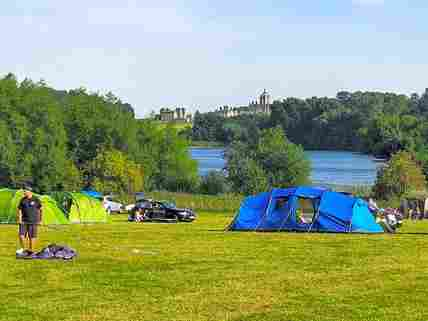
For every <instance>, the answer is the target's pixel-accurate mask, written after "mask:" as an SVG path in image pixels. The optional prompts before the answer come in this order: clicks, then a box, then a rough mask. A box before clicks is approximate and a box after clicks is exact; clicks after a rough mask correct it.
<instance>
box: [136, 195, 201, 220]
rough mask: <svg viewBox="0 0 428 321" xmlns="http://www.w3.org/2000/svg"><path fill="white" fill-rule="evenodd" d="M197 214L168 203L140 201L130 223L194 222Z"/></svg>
mask: <svg viewBox="0 0 428 321" xmlns="http://www.w3.org/2000/svg"><path fill="white" fill-rule="evenodd" d="M195 218H196V214H195V213H194V212H193V211H192V210H191V209H188V208H176V207H175V205H174V204H171V203H169V202H167V201H153V200H146V199H145V200H140V201H139V202H137V203H136V204H135V206H134V208H133V210H132V211H131V215H130V221H142V222H171V223H174V222H192V221H194V220H195Z"/></svg>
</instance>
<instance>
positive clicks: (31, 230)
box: [19, 223, 37, 239]
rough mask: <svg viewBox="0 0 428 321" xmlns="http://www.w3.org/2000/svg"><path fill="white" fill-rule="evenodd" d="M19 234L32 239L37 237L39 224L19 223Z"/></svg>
mask: <svg viewBox="0 0 428 321" xmlns="http://www.w3.org/2000/svg"><path fill="white" fill-rule="evenodd" d="M19 235H20V236H27V235H28V237H29V238H30V239H35V238H37V224H26V223H24V224H19Z"/></svg>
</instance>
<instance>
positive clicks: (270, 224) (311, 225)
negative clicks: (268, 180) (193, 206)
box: [228, 187, 384, 233]
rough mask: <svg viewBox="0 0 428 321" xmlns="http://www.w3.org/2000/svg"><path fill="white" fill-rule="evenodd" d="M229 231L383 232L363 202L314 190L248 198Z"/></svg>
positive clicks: (298, 189) (276, 191) (290, 190)
mask: <svg viewBox="0 0 428 321" xmlns="http://www.w3.org/2000/svg"><path fill="white" fill-rule="evenodd" d="M228 230H231V231H302V232H335V233H383V232H384V230H383V228H382V227H381V226H380V225H379V224H377V223H376V220H375V218H374V216H373V215H372V214H371V212H370V210H369V208H368V204H367V203H366V202H365V201H364V200H362V199H360V198H355V197H352V196H348V195H344V194H342V193H337V192H333V191H331V190H328V189H325V188H313V187H293V188H287V189H273V190H272V191H270V192H265V193H261V194H258V195H255V196H249V197H247V198H245V199H244V200H243V202H242V204H241V207H240V209H239V212H238V213H237V214H236V216H235V218H234V219H233V221H232V223H231V224H230V225H229V227H228Z"/></svg>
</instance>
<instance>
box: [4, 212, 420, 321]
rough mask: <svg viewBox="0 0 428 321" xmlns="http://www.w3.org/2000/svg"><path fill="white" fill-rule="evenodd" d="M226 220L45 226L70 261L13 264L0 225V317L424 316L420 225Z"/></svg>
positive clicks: (47, 237)
mask: <svg viewBox="0 0 428 321" xmlns="http://www.w3.org/2000/svg"><path fill="white" fill-rule="evenodd" d="M230 219H231V218H230V215H226V214H213V213H205V214H201V215H200V217H199V219H198V220H197V221H195V222H194V223H192V224H154V223H144V224H135V223H127V222H125V221H124V220H125V217H124V216H116V217H115V218H114V222H113V223H112V224H108V225H107V224H106V225H74V226H70V227H61V228H47V227H44V228H43V229H42V234H41V242H40V243H41V245H46V244H48V243H49V242H57V243H63V244H64V243H65V244H68V245H70V246H72V247H74V248H75V249H77V250H78V252H79V257H78V258H77V259H76V260H75V261H72V262H62V261H23V260H16V259H15V253H14V252H15V248H16V244H17V242H16V237H15V235H16V229H17V228H16V226H0V271H1V274H0V294H1V298H2V299H1V300H2V304H1V305H0V320H44V321H46V320H88V321H89V320H103V321H108V320H183V321H184V320H186V321H187V320H188V321H191V320H215V321H218V320H236V321H237V320H272V321H279V320H424V321H425V320H428V255H427V248H428V235H424V234H412V233H424V232H427V233H428V224H427V223H425V222H418V223H408V224H407V226H406V227H405V228H404V229H403V230H402V232H403V234H396V235H339V234H299V233H248V232H246V233H238V232H228V233H225V232H223V227H224V226H225V225H227V223H228V222H229V221H230ZM405 232H409V233H408V234H404V233H405Z"/></svg>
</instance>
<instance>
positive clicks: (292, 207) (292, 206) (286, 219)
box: [278, 197, 294, 232]
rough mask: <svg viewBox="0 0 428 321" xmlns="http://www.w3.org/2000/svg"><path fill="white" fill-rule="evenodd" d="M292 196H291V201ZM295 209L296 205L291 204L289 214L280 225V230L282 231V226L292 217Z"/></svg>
mask: <svg viewBox="0 0 428 321" xmlns="http://www.w3.org/2000/svg"><path fill="white" fill-rule="evenodd" d="M291 199H292V197H290V198H289V202H290V201H291ZM293 210H294V205H291V206H290V210H289V211H288V215H287V217H286V218H285V220H284V221H283V222H282V224H281V226H280V227H279V230H278V232H281V230H282V228H283V227H284V225H285V223H286V222H287V221H288V219H289V218H290V215H291V212H292V211H293Z"/></svg>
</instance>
